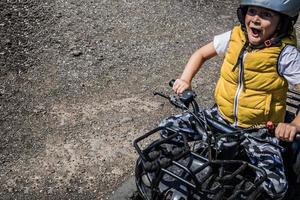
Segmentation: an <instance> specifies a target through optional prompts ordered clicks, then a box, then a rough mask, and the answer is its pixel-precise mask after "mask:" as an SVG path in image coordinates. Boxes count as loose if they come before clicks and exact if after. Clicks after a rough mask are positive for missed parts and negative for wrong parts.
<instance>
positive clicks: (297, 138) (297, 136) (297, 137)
mask: <svg viewBox="0 0 300 200" xmlns="http://www.w3.org/2000/svg"><path fill="white" fill-rule="evenodd" d="M294 140H296V141H300V132H297V133H296V135H295V139H294Z"/></svg>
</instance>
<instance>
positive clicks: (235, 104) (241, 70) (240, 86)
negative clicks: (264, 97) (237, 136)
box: [233, 44, 248, 126]
mask: <svg viewBox="0 0 300 200" xmlns="http://www.w3.org/2000/svg"><path fill="white" fill-rule="evenodd" d="M247 46H248V44H245V45H244V46H243V48H242V50H241V53H240V55H239V59H238V65H239V77H238V88H237V90H236V93H235V96H234V101H233V118H234V122H233V126H237V125H238V104H239V96H240V94H241V91H242V89H243V86H244V60H245V56H246V54H247V53H245V50H246V48H247Z"/></svg>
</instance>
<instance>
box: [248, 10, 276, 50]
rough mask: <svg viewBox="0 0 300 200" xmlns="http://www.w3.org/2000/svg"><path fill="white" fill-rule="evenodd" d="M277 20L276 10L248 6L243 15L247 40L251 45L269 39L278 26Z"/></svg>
mask: <svg viewBox="0 0 300 200" xmlns="http://www.w3.org/2000/svg"><path fill="white" fill-rule="evenodd" d="M279 21H280V15H279V14H277V13H276V12H273V11H271V10H267V9H264V8H260V7H256V6H249V7H248V11H247V14H246V17H245V24H246V28H247V34H248V39H249V42H250V43H251V44H252V45H259V44H262V43H263V42H264V41H266V40H268V39H270V37H271V36H272V35H273V33H274V32H275V31H276V29H277V27H278V24H279Z"/></svg>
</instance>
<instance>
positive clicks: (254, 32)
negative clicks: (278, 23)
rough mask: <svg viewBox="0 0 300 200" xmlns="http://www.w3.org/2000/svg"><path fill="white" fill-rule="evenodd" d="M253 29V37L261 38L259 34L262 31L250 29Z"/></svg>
mask: <svg viewBox="0 0 300 200" xmlns="http://www.w3.org/2000/svg"><path fill="white" fill-rule="evenodd" d="M250 29H251V32H252V35H253V36H254V37H258V36H259V34H260V33H261V30H260V29H257V28H253V27H252V28H250Z"/></svg>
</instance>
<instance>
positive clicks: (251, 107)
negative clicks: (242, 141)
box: [215, 26, 296, 127]
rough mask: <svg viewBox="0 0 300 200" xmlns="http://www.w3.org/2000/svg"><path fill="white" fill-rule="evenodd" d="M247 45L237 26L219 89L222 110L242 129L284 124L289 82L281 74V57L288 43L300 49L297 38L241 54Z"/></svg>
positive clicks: (218, 95)
mask: <svg viewBox="0 0 300 200" xmlns="http://www.w3.org/2000/svg"><path fill="white" fill-rule="evenodd" d="M245 43H246V38H245V35H244V32H243V31H242V29H241V27H240V26H237V27H234V29H233V30H232V33H231V37H230V42H229V46H228V49H227V52H226V55H225V59H224V62H223V65H222V68H221V76H220V79H219V81H218V83H217V86H216V90H215V101H216V104H217V105H218V108H219V111H220V113H221V115H222V116H223V117H225V119H227V120H228V121H229V122H230V123H233V124H234V125H237V126H240V127H249V126H252V125H258V124H265V123H266V122H267V121H268V120H271V121H272V122H274V123H279V122H283V120H284V115H285V110H286V93H287V89H288V83H287V81H286V79H285V78H283V77H282V76H280V75H279V74H278V71H277V62H278V58H279V55H280V53H281V51H282V50H283V48H284V47H285V46H286V45H287V44H291V45H294V46H296V37H295V35H293V36H291V37H286V38H283V39H282V41H281V43H280V44H279V45H276V46H271V47H267V48H263V49H254V50H251V51H248V50H246V54H245V56H244V59H243V61H242V62H241V63H240V62H239V55H240V52H241V51H243V47H244V45H245Z"/></svg>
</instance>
